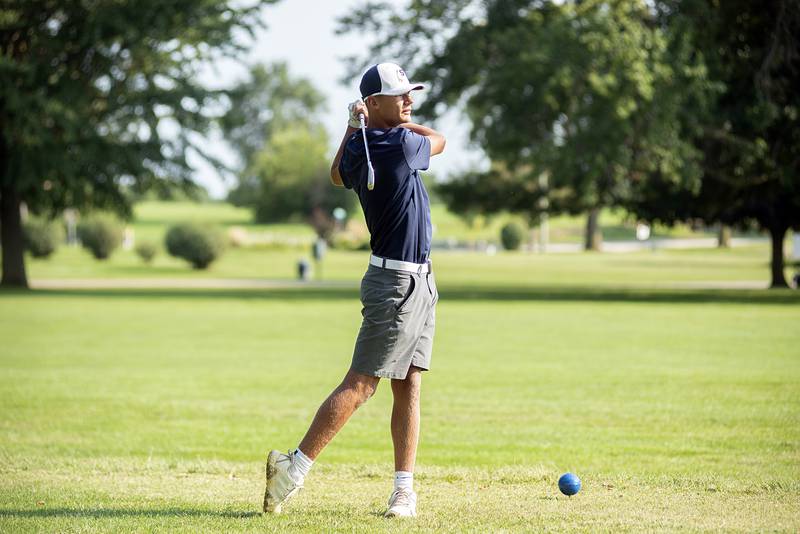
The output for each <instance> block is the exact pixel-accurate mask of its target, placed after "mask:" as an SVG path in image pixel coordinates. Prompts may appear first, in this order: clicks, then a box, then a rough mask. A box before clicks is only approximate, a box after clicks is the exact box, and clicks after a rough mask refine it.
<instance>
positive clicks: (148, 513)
mask: <svg viewBox="0 0 800 534" xmlns="http://www.w3.org/2000/svg"><path fill="white" fill-rule="evenodd" d="M260 515H261V513H260V512H236V511H231V510H195V509H186V508H164V509H160V510H159V509H153V510H136V509H131V508H89V509H80V508H49V509H48V508H42V509H40V510H8V509H0V517H27V518H32V519H41V518H46V517H75V518H80V517H91V518H93V519H102V518H104V517H227V518H233V519H244V518H248V517H258V516H260Z"/></svg>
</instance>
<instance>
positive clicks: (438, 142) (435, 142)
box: [400, 122, 447, 156]
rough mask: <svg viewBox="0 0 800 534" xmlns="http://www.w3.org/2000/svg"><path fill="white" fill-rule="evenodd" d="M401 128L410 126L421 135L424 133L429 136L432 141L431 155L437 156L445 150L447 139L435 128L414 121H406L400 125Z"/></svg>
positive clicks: (409, 127)
mask: <svg viewBox="0 0 800 534" xmlns="http://www.w3.org/2000/svg"><path fill="white" fill-rule="evenodd" d="M400 127H401V128H408V129H409V130H411V131H412V132H414V133H418V134H420V135H424V136H425V137H427V138H428V140H430V142H431V156H435V155H437V154H441V153H442V152H444V146H445V144H447V139H445V138H444V136H443V135H442V134H440V133H439V132H437V131H436V130H434V129H433V128H428V127H427V126H423V125H421V124H416V123H413V122H404V123H403V124H401V125H400Z"/></svg>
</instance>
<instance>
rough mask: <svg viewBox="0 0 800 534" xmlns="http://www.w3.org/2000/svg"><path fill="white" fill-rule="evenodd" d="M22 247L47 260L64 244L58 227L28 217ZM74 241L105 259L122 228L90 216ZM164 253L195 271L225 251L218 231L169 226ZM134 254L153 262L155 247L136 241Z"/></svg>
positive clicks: (104, 218)
mask: <svg viewBox="0 0 800 534" xmlns="http://www.w3.org/2000/svg"><path fill="white" fill-rule="evenodd" d="M22 231H23V238H24V241H25V248H26V249H27V250H28V251H29V252H30V253H31V255H32V256H33V257H35V258H47V257H48V256H50V255H51V254H52V253H53V252H54V251H55V250H56V249H57V248H58V245H59V244H61V243H62V242H63V241H64V228H63V226H62V225H61V224H59V223H57V222H55V221H51V220H48V219H44V218H40V217H28V219H27V220H26V221H25V222H24V223H23V228H22ZM77 234H78V239H80V241H81V244H82V245H83V247H84V248H86V249H87V250H88V251H89V252H91V254H92V256H94V257H95V258H97V259H98V260H104V259H107V258H108V257H109V256H111V254H112V253H113V252H114V250H115V249H117V248H118V247H119V246H120V244H122V236H123V226H122V224H121V223H120V221H119V220H118V219H116V218H115V217H113V216H111V215H109V214H104V213H98V214H92V215H90V216H88V217H86V218H84V219H83V220H81V222H80V223H79V224H78V227H77ZM164 241H165V242H164V244H165V246H166V249H167V252H169V253H170V254H171V255H172V256H175V257H177V258H181V259H183V260H186V261H187V262H189V263H190V264H191V265H192V267H194V268H195V269H205V268H207V267H208V266H209V265H210V264H211V263H212V262H213V261H214V260H216V259H217V258H218V257H219V256H220V255H221V254H222V252H223V251H224V249H225V244H226V243H225V238H224V236H223V234H222V232H220V231H219V230H218V229H216V228H212V227H209V226H204V225H200V224H193V223H183V224H178V225H175V226H172V227H170V228H169V230H168V231H167V235H166V238H165V240H164ZM135 252H136V254H137V255H138V256H139V257H140V258H141V259H142V261H144V262H145V263H150V262H152V261H153V258H154V257H155V255H156V253H157V252H158V247H157V246H156V245H155V244H154V243H152V242H150V241H140V242H139V243H138V244H137V245H136V248H135Z"/></svg>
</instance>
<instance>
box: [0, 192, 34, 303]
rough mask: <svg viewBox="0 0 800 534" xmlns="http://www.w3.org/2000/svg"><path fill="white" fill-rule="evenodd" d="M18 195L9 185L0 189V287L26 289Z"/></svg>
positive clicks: (26, 279)
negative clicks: (0, 270)
mask: <svg viewBox="0 0 800 534" xmlns="http://www.w3.org/2000/svg"><path fill="white" fill-rule="evenodd" d="M19 207H20V199H19V193H17V191H16V190H15V189H14V188H13V187H12V186H10V185H3V186H2V187H0V242H1V243H2V246H3V278H2V280H1V281H0V286H3V287H24V288H27V287H28V277H27V276H26V275H25V256H24V254H23V251H24V250H25V247H24V246H23V242H22V220H21V218H20V214H19Z"/></svg>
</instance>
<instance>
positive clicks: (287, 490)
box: [264, 451, 303, 514]
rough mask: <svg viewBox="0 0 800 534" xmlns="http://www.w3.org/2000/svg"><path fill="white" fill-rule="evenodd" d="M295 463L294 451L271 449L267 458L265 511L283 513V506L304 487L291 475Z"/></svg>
mask: <svg viewBox="0 0 800 534" xmlns="http://www.w3.org/2000/svg"><path fill="white" fill-rule="evenodd" d="M293 463H294V453H293V452H291V451H289V454H283V453H281V452H278V451H271V452H270V453H269V457H268V458H267V490H266V491H265V492H264V511H265V512H267V513H273V514H279V513H281V506H282V505H283V504H284V503H285V502H286V501H288V500H289V498H291V497H292V496H293V495H294V494H296V493H297V492H298V491H300V490H301V489H303V485H302V484H298V483H297V482H295V481H294V479H293V478H292V477H291V476H289V467H290V466H291V465H292V464H293Z"/></svg>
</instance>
